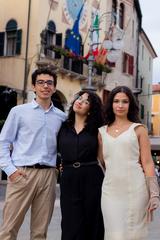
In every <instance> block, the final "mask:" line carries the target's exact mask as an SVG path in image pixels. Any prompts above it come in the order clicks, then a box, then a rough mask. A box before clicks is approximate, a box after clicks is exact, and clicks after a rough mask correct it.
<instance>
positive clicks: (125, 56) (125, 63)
mask: <svg viewBox="0 0 160 240" xmlns="http://www.w3.org/2000/svg"><path fill="white" fill-rule="evenodd" d="M126 67H127V54H126V53H125V52H124V53H123V72H124V73H126Z"/></svg>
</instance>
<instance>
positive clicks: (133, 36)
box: [132, 20, 134, 38]
mask: <svg viewBox="0 0 160 240" xmlns="http://www.w3.org/2000/svg"><path fill="white" fill-rule="evenodd" d="M132 38H134V20H132Z"/></svg>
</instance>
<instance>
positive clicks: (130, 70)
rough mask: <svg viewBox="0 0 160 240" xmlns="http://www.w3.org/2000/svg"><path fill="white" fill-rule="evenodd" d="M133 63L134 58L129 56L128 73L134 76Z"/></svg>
mask: <svg viewBox="0 0 160 240" xmlns="http://www.w3.org/2000/svg"><path fill="white" fill-rule="evenodd" d="M133 62H134V57H133V56H129V65H128V73H129V74H131V75H133Z"/></svg>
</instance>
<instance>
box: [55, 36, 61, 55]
mask: <svg viewBox="0 0 160 240" xmlns="http://www.w3.org/2000/svg"><path fill="white" fill-rule="evenodd" d="M56 46H57V47H62V33H57V34H56ZM55 58H56V59H60V58H61V54H60V53H58V52H55Z"/></svg>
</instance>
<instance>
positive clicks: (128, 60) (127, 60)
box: [123, 52, 134, 75]
mask: <svg viewBox="0 0 160 240" xmlns="http://www.w3.org/2000/svg"><path fill="white" fill-rule="evenodd" d="M133 70H134V57H133V56H131V55H129V54H128V53H125V52H124V53H123V72H124V73H127V74H130V75H133Z"/></svg>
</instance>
